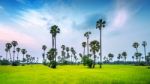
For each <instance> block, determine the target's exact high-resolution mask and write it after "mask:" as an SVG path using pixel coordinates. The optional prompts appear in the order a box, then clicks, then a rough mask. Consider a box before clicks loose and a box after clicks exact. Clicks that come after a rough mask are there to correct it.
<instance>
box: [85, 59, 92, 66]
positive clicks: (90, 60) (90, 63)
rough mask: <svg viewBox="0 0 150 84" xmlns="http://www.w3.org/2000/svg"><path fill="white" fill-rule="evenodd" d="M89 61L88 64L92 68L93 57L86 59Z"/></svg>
mask: <svg viewBox="0 0 150 84" xmlns="http://www.w3.org/2000/svg"><path fill="white" fill-rule="evenodd" d="M86 61H87V62H86V63H87V66H88V67H89V68H92V65H93V60H92V59H87V60H86Z"/></svg>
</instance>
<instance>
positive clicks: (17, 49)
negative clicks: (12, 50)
mask: <svg viewBox="0 0 150 84" xmlns="http://www.w3.org/2000/svg"><path fill="white" fill-rule="evenodd" d="M20 50H21V49H20V48H19V47H18V48H16V51H17V52H18V54H17V61H18V60H19V52H20Z"/></svg>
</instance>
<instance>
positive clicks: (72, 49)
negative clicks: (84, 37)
mask: <svg viewBox="0 0 150 84" xmlns="http://www.w3.org/2000/svg"><path fill="white" fill-rule="evenodd" d="M70 51H71V53H72V55H71V63H72V57H73V54H74V48H73V47H71V49H70Z"/></svg>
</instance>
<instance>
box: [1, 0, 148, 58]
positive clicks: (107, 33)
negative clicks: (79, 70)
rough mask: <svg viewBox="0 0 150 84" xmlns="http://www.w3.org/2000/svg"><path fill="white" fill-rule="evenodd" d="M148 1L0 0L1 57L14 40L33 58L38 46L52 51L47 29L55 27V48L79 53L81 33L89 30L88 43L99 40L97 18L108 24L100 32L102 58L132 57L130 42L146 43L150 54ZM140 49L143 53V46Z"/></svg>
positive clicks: (37, 54)
mask: <svg viewBox="0 0 150 84" xmlns="http://www.w3.org/2000/svg"><path fill="white" fill-rule="evenodd" d="M149 4H150V1H149V0H0V55H3V56H5V52H4V47H5V45H4V44H5V43H6V42H11V41H12V40H17V41H18V42H19V47H21V48H27V50H28V53H29V54H31V55H32V56H36V57H39V58H41V57H42V56H41V53H42V49H41V46H42V45H43V44H46V45H47V46H48V49H50V48H51V35H50V34H49V27H50V26H52V25H54V24H57V25H58V26H59V27H60V29H61V33H60V34H59V35H58V36H57V37H58V38H57V39H58V40H57V41H58V42H57V45H58V46H57V47H58V51H59V52H60V51H61V49H60V46H61V45H62V44H65V45H66V46H69V47H71V46H73V47H74V48H75V50H76V51H77V52H80V53H82V52H83V48H82V46H81V43H82V42H83V41H86V38H85V37H84V36H83V34H84V32H86V31H91V32H92V34H91V36H90V37H91V38H90V41H91V40H94V39H96V40H99V31H98V30H97V29H96V28H95V25H96V24H95V23H96V21H97V20H98V19H99V18H103V19H104V20H106V21H107V25H106V27H105V29H104V30H103V45H102V46H103V56H107V54H108V53H110V52H111V53H113V54H114V55H115V59H116V56H117V55H118V53H121V52H123V51H127V52H128V60H130V59H131V56H132V55H133V54H134V52H135V49H134V48H132V43H133V42H135V41H138V42H139V43H142V41H147V42H148V46H147V51H150V46H149V43H150V38H149V37H148V36H149V34H150V19H149V18H150V5H149ZM139 50H140V51H141V52H142V53H143V47H142V46H140V47H139Z"/></svg>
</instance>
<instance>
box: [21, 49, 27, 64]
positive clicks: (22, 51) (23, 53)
mask: <svg viewBox="0 0 150 84" xmlns="http://www.w3.org/2000/svg"><path fill="white" fill-rule="evenodd" d="M21 53H22V55H23V59H22V61H23V62H25V58H24V55H25V54H26V53H27V51H26V49H22V50H21Z"/></svg>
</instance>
